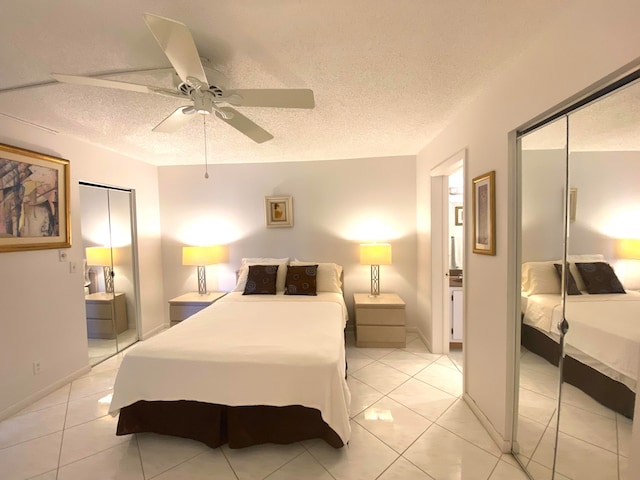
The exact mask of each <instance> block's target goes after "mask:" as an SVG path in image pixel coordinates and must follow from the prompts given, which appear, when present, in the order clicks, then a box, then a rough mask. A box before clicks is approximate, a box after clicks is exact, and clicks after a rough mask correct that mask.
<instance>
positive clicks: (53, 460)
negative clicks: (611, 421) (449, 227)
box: [0, 334, 546, 480]
mask: <svg viewBox="0 0 640 480" xmlns="http://www.w3.org/2000/svg"><path fill="white" fill-rule="evenodd" d="M408 340H409V341H408V344H407V347H406V348H404V349H384V348H379V349H373V348H365V349H362V348H356V347H355V346H354V345H353V338H352V337H351V336H350V337H348V346H347V358H348V361H349V378H348V383H349V387H350V389H351V393H352V397H353V398H352V406H351V417H352V419H351V427H352V436H351V441H350V443H349V445H348V446H347V447H344V448H342V449H334V448H331V447H329V446H328V445H327V444H326V443H324V442H323V441H321V440H313V441H305V442H301V443H296V444H293V445H285V446H279V445H260V446H255V447H250V448H245V449H240V450H231V449H229V448H227V447H226V446H225V447H221V448H218V449H211V448H208V447H206V446H204V445H203V444H200V443H198V442H195V441H190V440H185V439H180V438H174V437H168V436H161V435H154V434H139V435H130V436H125V437H116V436H115V434H114V431H115V425H116V418H112V417H110V416H108V415H107V414H106V412H107V408H108V402H109V394H110V393H111V389H112V386H113V381H114V379H115V374H116V372H117V369H118V367H119V365H120V362H121V359H122V356H121V355H118V356H116V357H113V358H111V359H109V360H107V361H106V362H103V363H101V364H100V365H98V366H96V367H94V369H93V370H92V371H91V372H90V373H89V374H87V375H85V376H84V377H82V378H79V379H77V380H75V381H73V382H72V383H71V384H69V385H66V386H65V387H63V388H61V389H60V390H58V391H56V392H54V393H52V394H50V395H49V396H47V397H46V398H44V399H42V400H40V401H38V402H36V403H34V404H33V405H31V406H30V407H28V408H26V409H24V410H23V411H22V412H20V413H19V414H17V415H16V416H14V417H12V418H10V419H7V420H5V421H4V422H1V423H0V478H2V479H3V480H13V479H16V480H24V479H34V480H35V479H37V480H75V479H78V480H89V479H90V480H102V479H126V480H143V479H155V480H200V479H203V480H204V479H238V480H244V479H247V480H249V479H267V478H268V479H269V480H287V479H295V480H300V479H318V480H324V479H327V480H331V479H345V480H347V479H349V480H350V479H361V480H373V479H380V480H400V479H402V480H429V479H431V480H434V479H435V480H445V479H478V480H502V479H505V480H506V479H508V480H520V479H523V480H525V479H526V478H527V477H526V475H525V474H524V473H523V472H522V471H521V470H520V469H519V467H518V466H517V463H516V462H515V460H514V459H513V457H511V456H510V455H503V454H501V453H500V451H499V450H498V448H497V447H496V446H495V444H494V443H493V441H492V440H491V438H490V437H489V435H488V434H487V432H486V431H485V430H484V429H483V428H482V426H481V425H480V423H479V422H478V420H477V419H476V417H475V416H474V415H473V413H472V412H471V411H470V410H469V408H468V407H467V405H466V404H465V403H464V402H463V401H462V400H461V398H460V396H461V393H462V367H461V365H462V355H461V353H460V352H452V354H451V355H448V356H442V355H434V354H431V353H429V352H428V351H427V349H426V348H425V346H424V345H423V344H422V342H421V341H420V340H419V339H418V338H417V336H416V335H413V334H410V335H409V336H408ZM538 413H539V414H540V415H543V413H544V412H538ZM543 418H545V419H546V416H544V417H543Z"/></svg>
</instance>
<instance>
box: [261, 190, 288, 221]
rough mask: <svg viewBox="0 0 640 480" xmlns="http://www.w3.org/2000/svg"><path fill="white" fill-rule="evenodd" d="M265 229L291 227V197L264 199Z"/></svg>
mask: <svg viewBox="0 0 640 480" xmlns="http://www.w3.org/2000/svg"><path fill="white" fill-rule="evenodd" d="M264 203H265V208H266V212H265V213H266V221H267V228H282V227H293V197H292V196H291V195H287V196H280V197H264Z"/></svg>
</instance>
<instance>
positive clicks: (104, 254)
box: [85, 247, 114, 293]
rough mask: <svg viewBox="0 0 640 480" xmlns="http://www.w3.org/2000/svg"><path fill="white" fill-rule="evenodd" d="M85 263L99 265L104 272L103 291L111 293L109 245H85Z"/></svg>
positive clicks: (112, 275)
mask: <svg viewBox="0 0 640 480" xmlns="http://www.w3.org/2000/svg"><path fill="white" fill-rule="evenodd" d="M85 253H86V256H87V265H96V266H101V267H102V271H103V273H104V291H105V292H106V293H113V277H114V273H113V269H112V268H111V265H112V262H113V259H112V256H111V248H110V247H87V248H86V249H85Z"/></svg>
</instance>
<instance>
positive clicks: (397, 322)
mask: <svg viewBox="0 0 640 480" xmlns="http://www.w3.org/2000/svg"><path fill="white" fill-rule="evenodd" d="M353 299H354V304H355V310H356V346H358V347H404V346H406V338H407V334H406V329H405V322H406V321H405V311H404V310H405V304H404V302H403V301H402V299H401V298H400V297H399V296H398V295H396V294H394V293H383V294H380V295H378V296H377V297H370V296H369V295H367V294H365V293H354V294H353Z"/></svg>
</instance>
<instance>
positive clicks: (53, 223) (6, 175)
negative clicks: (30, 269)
mask: <svg viewBox="0 0 640 480" xmlns="http://www.w3.org/2000/svg"><path fill="white" fill-rule="evenodd" d="M69 247H71V216H70V213H69V161H68V160H64V159H62V158H57V157H52V156H49V155H44V154H41V153H36V152H32V151H30V150H24V149H22V148H17V147H12V146H9V145H4V144H0V252H13V251H20V250H43V249H47V248H69Z"/></svg>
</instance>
